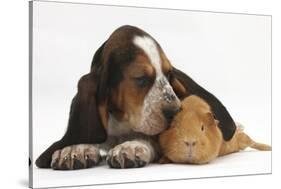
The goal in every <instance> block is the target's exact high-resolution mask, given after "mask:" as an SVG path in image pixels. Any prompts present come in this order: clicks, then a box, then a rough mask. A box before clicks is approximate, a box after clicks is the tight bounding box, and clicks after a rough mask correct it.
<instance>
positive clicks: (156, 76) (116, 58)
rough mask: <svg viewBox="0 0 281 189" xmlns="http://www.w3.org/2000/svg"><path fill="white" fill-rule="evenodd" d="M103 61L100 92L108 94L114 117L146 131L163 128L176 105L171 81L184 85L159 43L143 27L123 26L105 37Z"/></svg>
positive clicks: (177, 84) (155, 131)
mask: <svg viewBox="0 0 281 189" xmlns="http://www.w3.org/2000/svg"><path fill="white" fill-rule="evenodd" d="M103 64H104V70H105V71H106V73H104V74H102V75H103V78H101V80H102V81H103V82H102V84H101V87H100V89H101V90H100V91H103V92H101V93H100V95H101V98H104V97H105V96H108V97H109V98H108V109H109V112H110V113H111V114H112V115H113V116H114V117H115V119H117V120H118V121H119V122H124V123H126V124H124V125H127V126H129V127H131V129H132V130H134V131H136V132H141V133H144V134H146V135H155V134H158V133H160V132H162V131H163V130H165V129H166V128H167V126H168V122H169V119H171V118H172V116H173V115H174V114H175V113H176V112H177V111H178V110H179V107H180V100H179V98H178V97H177V95H176V94H175V92H174V90H173V86H172V85H171V83H173V84H175V86H176V88H180V87H181V88H180V89H181V90H184V88H183V87H182V86H181V85H180V83H179V82H177V81H176V79H175V78H173V68H172V66H171V64H170V62H169V61H168V59H167V58H166V56H165V55H164V52H163V50H162V49H161V47H160V46H159V44H157V42H156V41H155V40H154V39H153V38H152V37H151V36H149V35H148V34H147V33H145V32H144V31H142V30H140V29H138V28H135V27H132V26H123V27H121V28H119V29H117V30H116V31H115V32H114V33H113V34H112V35H111V36H110V38H109V39H108V40H107V42H106V44H105V46H104V50H103ZM104 91H106V93H105V92H104Z"/></svg>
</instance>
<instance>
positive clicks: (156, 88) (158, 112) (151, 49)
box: [133, 36, 180, 135]
mask: <svg viewBox="0 0 281 189" xmlns="http://www.w3.org/2000/svg"><path fill="white" fill-rule="evenodd" d="M133 42H134V44H135V45H136V46H137V47H139V48H141V49H142V50H143V51H144V52H145V54H146V55H147V57H148V58H149V60H150V63H151V65H152V66H153V67H154V68H155V72H156V79H155V82H154V84H153V86H152V87H151V89H150V90H149V92H148V93H147V95H146V97H145V99H144V103H143V109H142V112H141V113H142V114H141V119H140V124H139V125H138V127H137V128H135V130H136V131H139V132H142V133H144V134H147V135H154V134H158V133H160V132H161V131H163V130H164V129H165V128H166V120H165V118H164V116H163V115H162V109H163V107H165V106H167V105H169V104H171V103H176V104H180V101H179V99H178V97H177V96H176V94H175V92H174V91H173V88H172V86H171V85H170V83H169V81H168V80H167V78H166V77H165V75H164V74H163V72H162V68H161V64H162V62H161V58H160V53H159V50H158V47H157V44H156V43H155V42H154V40H153V39H152V38H150V37H148V36H136V37H135V38H134V40H133ZM170 96H174V99H175V100H170V98H169V97H170Z"/></svg>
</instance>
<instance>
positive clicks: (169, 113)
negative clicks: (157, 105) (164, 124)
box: [162, 107, 181, 121]
mask: <svg viewBox="0 0 281 189" xmlns="http://www.w3.org/2000/svg"><path fill="white" fill-rule="evenodd" d="M180 110H181V108H180V107H173V108H166V109H163V110H162V111H163V114H164V116H165V118H166V119H167V120H168V121H171V120H172V119H173V117H174V116H175V115H176V113H178V112H179V111H180Z"/></svg>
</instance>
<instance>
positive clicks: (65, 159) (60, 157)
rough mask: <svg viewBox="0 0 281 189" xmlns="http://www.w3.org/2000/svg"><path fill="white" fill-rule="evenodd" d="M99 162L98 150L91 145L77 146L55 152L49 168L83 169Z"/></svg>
mask: <svg viewBox="0 0 281 189" xmlns="http://www.w3.org/2000/svg"><path fill="white" fill-rule="evenodd" d="M100 161H101V156H100V153H99V149H98V148H97V147H95V146H94V145H92V144H77V145H72V146H67V147H65V148H63V149H61V150H57V151H55V152H54V153H53V155H52V162H51V168H52V169H55V170H74V169H85V168H90V167H93V166H95V165H97V164H98V163H99V162H100Z"/></svg>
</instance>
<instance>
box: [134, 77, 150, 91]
mask: <svg viewBox="0 0 281 189" xmlns="http://www.w3.org/2000/svg"><path fill="white" fill-rule="evenodd" d="M134 79H135V83H136V84H137V86H139V87H141V88H142V87H146V86H148V85H149V84H150V83H151V78H150V77H148V76H141V77H136V78H134Z"/></svg>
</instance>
